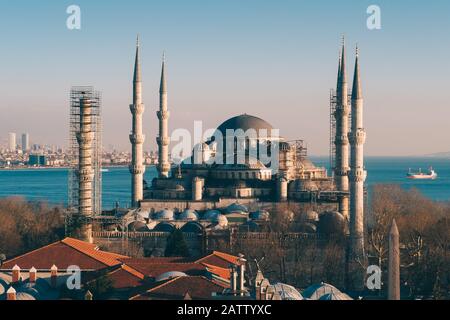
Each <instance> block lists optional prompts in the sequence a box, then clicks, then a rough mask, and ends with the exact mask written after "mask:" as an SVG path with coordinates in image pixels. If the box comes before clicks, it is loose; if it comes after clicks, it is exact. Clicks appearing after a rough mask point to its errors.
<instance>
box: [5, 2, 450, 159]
mask: <svg viewBox="0 0 450 320" xmlns="http://www.w3.org/2000/svg"><path fill="white" fill-rule="evenodd" d="M0 3H1V4H0V30H1V32H0V43H1V49H0V50H1V54H0V57H1V63H0V84H1V85H0V114H1V115H2V116H1V117H0V140H1V141H4V140H5V139H6V138H7V133H8V132H10V131H12V132H17V133H18V134H20V133H22V132H29V133H30V137H31V140H32V141H34V142H41V143H44V142H45V143H50V144H60V145H61V144H65V143H66V141H67V137H68V111H69V105H68V103H69V102H68V96H69V90H70V87H71V86H72V85H94V86H95V87H96V88H97V89H98V90H100V91H102V93H103V124H104V135H103V140H104V144H105V146H107V145H109V144H114V145H115V146H118V147H120V148H122V149H127V148H129V141H128V133H129V130H130V126H131V115H130V112H129V108H128V105H129V104H130V103H131V97H132V92H131V79H132V67H133V59H134V45H135V37H136V34H137V33H139V34H140V36H141V43H142V68H143V79H144V103H145V104H146V111H145V113H144V128H145V129H144V131H145V133H146V135H147V141H146V145H145V149H146V150H149V149H154V148H155V136H156V132H157V118H156V114H155V112H156V109H157V105H158V84H159V83H158V81H159V72H160V60H161V53H162V51H163V50H166V53H167V63H168V70H167V72H168V75H167V76H168V86H169V108H170V111H171V119H170V127H171V129H174V128H179V127H183V128H188V129H191V128H192V127H193V121H194V120H204V124H205V126H206V127H208V128H213V127H216V126H217V125H218V124H220V123H221V122H222V121H223V120H225V119H227V118H229V117H231V116H233V115H236V114H239V113H243V112H246V113H249V114H254V115H257V116H260V117H262V118H264V119H266V120H268V121H269V122H271V123H272V125H273V126H275V127H278V128H280V130H281V134H282V135H283V136H286V137H287V138H291V139H294V138H303V139H305V140H306V141H307V142H308V147H309V152H310V153H311V154H327V153H328V129H329V128H328V120H329V115H328V97H329V89H330V88H331V87H334V86H335V81H336V71H337V59H338V51H339V43H340V36H341V34H342V33H344V34H345V35H346V38H347V44H348V51H347V67H348V69H347V72H348V73H349V74H350V76H349V80H351V74H352V73H353V59H354V50H353V47H354V44H355V43H356V42H358V43H359V46H360V51H361V68H362V70H361V72H362V77H363V88H364V96H365V123H366V130H367V144H366V154H368V155H412V154H424V153H431V152H438V151H449V150H450V144H449V140H448V137H449V135H450V132H449V125H450V120H449V119H450V105H449V104H450V103H449V101H450V89H449V84H450V81H449V80H450V41H449V40H450V39H449V34H450V2H449V1H446V0H441V1H438V0H435V1H426V2H425V1H423V2H422V1H421V2H419V1H406V0H396V1H392V0H389V1H376V0H375V1H373V0H372V1H364V0H360V1H355V0H344V1H331V0H330V1H312V0H311V1H300V0H296V1H294V0H293V1H286V0H282V1H275V0H273V1H256V0H246V1H237V0H227V1H225V0H222V1H211V0H209V1H208V0H203V1H197V0H190V1H135V0H127V1H99V0H97V1H94V0H89V1H81V0H73V1H31V0H29V1H23V0H22V1H21V0H18V1H5V0H2V1H1V2H0ZM71 4H77V5H79V6H80V7H81V21H82V25H81V30H79V31H78V30H74V31H71V30H68V29H67V28H66V18H67V16H68V15H67V14H66V8H67V7H68V6H69V5H71ZM371 4H377V5H379V6H380V7H381V19H382V29H381V30H373V31H370V30H368V29H367V27H366V19H367V17H368V15H367V13H366V9H367V7H368V6H369V5H371Z"/></svg>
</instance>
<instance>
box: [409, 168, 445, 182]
mask: <svg viewBox="0 0 450 320" xmlns="http://www.w3.org/2000/svg"><path fill="white" fill-rule="evenodd" d="M406 177H407V178H408V179H422V180H424V179H425V180H434V179H436V178H437V173H436V171H434V170H433V168H431V167H430V169H428V172H422V169H419V172H412V171H411V169H409V172H408V173H407V174H406Z"/></svg>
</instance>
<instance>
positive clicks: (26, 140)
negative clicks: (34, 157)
mask: <svg viewBox="0 0 450 320" xmlns="http://www.w3.org/2000/svg"><path fill="white" fill-rule="evenodd" d="M29 150H30V135H29V134H28V133H22V151H23V152H24V153H25V152H28V151H29Z"/></svg>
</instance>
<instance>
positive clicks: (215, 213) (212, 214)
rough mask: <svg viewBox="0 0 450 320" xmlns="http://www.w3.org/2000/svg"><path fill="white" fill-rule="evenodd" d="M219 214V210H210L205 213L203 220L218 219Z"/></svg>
mask: <svg viewBox="0 0 450 320" xmlns="http://www.w3.org/2000/svg"><path fill="white" fill-rule="evenodd" d="M219 214H220V211H219V210H208V211H206V212H205V213H204V214H203V216H202V220H209V221H213V220H214V219H217V216H218V215H219Z"/></svg>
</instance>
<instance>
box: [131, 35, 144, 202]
mask: <svg viewBox="0 0 450 320" xmlns="http://www.w3.org/2000/svg"><path fill="white" fill-rule="evenodd" d="M144 109H145V106H144V104H143V103H142V82H141V65H140V61H139V35H138V36H137V37H136V58H135V61H134V75H133V104H131V105H130V111H131V114H132V116H133V118H132V128H131V134H130V142H131V164H130V173H131V202H132V207H136V206H138V205H139V201H141V200H142V199H143V193H144V185H143V182H144V172H145V166H144V155H143V143H144V140H145V136H144V135H143V134H142V114H143V113H144Z"/></svg>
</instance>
